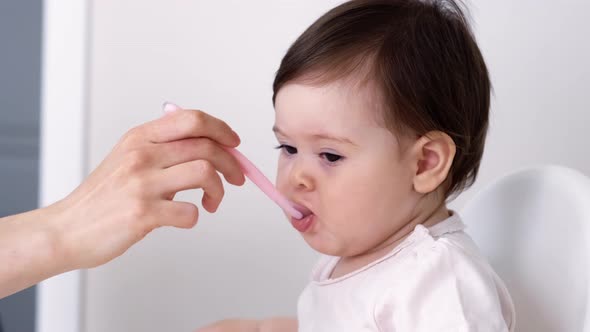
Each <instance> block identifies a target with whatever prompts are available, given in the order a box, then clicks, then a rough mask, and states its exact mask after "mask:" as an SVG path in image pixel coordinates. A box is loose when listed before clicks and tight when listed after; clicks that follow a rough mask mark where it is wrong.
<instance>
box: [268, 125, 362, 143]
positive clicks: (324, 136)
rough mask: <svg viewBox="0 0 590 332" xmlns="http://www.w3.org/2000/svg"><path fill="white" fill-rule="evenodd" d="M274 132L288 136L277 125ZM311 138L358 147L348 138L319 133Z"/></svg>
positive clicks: (273, 129)
mask: <svg viewBox="0 0 590 332" xmlns="http://www.w3.org/2000/svg"><path fill="white" fill-rule="evenodd" d="M272 131H273V132H274V133H275V134H279V135H281V136H287V135H285V133H284V132H283V131H282V130H281V129H280V128H279V127H277V126H276V125H275V126H273V127H272ZM311 138H313V139H318V140H330V141H336V142H340V143H344V144H350V145H354V146H357V144H356V143H354V142H353V141H351V140H350V139H348V138H346V137H340V136H334V135H330V134H326V133H317V134H313V135H311Z"/></svg>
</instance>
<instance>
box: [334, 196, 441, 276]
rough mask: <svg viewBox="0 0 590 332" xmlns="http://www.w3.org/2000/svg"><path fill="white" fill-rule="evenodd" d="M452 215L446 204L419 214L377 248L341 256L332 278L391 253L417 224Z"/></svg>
mask: <svg viewBox="0 0 590 332" xmlns="http://www.w3.org/2000/svg"><path fill="white" fill-rule="evenodd" d="M450 216H451V212H450V211H449V210H448V209H447V207H446V205H445V204H443V205H441V206H440V207H439V208H438V209H436V210H435V211H434V212H432V213H431V214H428V215H426V216H417V217H416V218H414V219H412V220H411V221H409V222H408V223H407V224H406V225H404V226H403V227H402V228H401V229H400V230H398V231H397V232H396V233H395V234H392V236H390V237H389V238H388V239H387V240H386V241H384V242H383V243H381V244H380V245H378V246H376V247H375V248H373V249H371V250H369V251H367V252H364V253H362V254H360V255H356V256H352V257H341V258H340V260H339V261H338V263H337V264H336V266H335V267H334V270H332V273H331V275H330V278H332V279H334V278H338V277H341V276H344V275H346V274H349V273H351V272H354V271H356V270H358V269H360V268H362V267H364V266H365V265H368V264H370V263H372V262H374V261H376V260H378V259H380V258H381V257H383V256H385V255H387V254H388V253H390V252H391V251H392V250H393V249H395V247H397V246H398V245H399V244H400V243H402V242H403V241H404V240H405V239H406V237H408V235H410V234H411V233H412V232H413V231H414V228H415V227H416V226H417V225H423V226H424V227H427V228H428V227H432V226H434V225H436V224H438V223H439V222H441V221H443V220H445V219H447V218H448V217H450Z"/></svg>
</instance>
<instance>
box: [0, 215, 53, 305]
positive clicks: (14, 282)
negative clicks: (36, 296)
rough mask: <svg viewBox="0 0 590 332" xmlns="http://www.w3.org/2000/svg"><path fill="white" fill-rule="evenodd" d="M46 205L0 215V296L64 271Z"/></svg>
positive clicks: (50, 216)
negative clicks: (14, 213) (37, 208)
mask: <svg viewBox="0 0 590 332" xmlns="http://www.w3.org/2000/svg"><path fill="white" fill-rule="evenodd" d="M51 214H52V212H51V211H50V209H47V208H46V209H39V210H34V211H30V212H26V213H22V214H18V215H14V216H8V217H4V218H0V298H3V297H5V296H8V295H11V294H13V293H16V292H18V291H20V290H23V289H25V288H27V287H30V286H33V285H35V284H36V283H38V282H40V281H42V280H44V279H46V278H49V277H51V276H53V275H55V274H58V273H61V272H64V271H61V270H60V266H61V264H59V261H58V260H60V259H61V258H60V254H59V253H58V248H57V246H56V245H57V244H58V239H57V238H56V237H55V234H53V233H54V232H52V230H51V222H50V219H51V218H53V217H52V215H51Z"/></svg>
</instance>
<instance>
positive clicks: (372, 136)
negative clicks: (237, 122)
mask: <svg viewBox="0 0 590 332" xmlns="http://www.w3.org/2000/svg"><path fill="white" fill-rule="evenodd" d="M367 87H368V89H367V88H358V87H354V86H352V85H350V84H347V83H344V82H342V81H336V82H334V83H331V84H327V85H323V86H310V85H301V84H296V83H292V84H287V85H285V86H284V87H282V88H281V90H280V91H279V93H278V95H277V98H276V103H275V108H276V112H275V128H274V129H275V133H276V136H277V140H278V142H279V144H280V145H282V149H281V152H280V157H279V163H278V173H277V187H278V189H279V191H281V192H282V193H283V194H285V195H286V196H287V197H288V198H290V199H291V200H293V201H294V202H296V203H297V204H299V205H302V206H304V207H305V208H307V209H309V210H310V211H311V212H312V215H311V217H309V219H308V221H309V222H310V223H309V224H308V225H307V224H305V227H298V228H299V231H300V232H301V233H302V235H303V237H304V239H305V241H307V243H308V244H309V245H310V246H311V247H312V248H314V249H315V250H317V251H319V252H322V253H324V254H328V255H335V256H344V257H350V256H356V255H360V254H363V253H367V252H370V251H372V250H374V249H377V248H379V247H380V245H382V244H383V243H384V242H385V241H387V240H388V238H390V237H391V236H392V235H393V234H394V233H395V232H397V231H398V230H399V229H400V228H401V227H402V226H403V225H405V224H406V223H407V222H408V220H410V219H411V216H412V213H413V212H415V211H413V209H414V207H415V205H416V203H417V201H418V199H419V196H418V194H417V193H416V192H415V191H414V190H413V184H412V179H413V176H414V174H415V172H416V168H415V166H414V165H413V161H412V160H411V158H409V157H407V156H406V155H407V153H405V152H404V149H403V147H402V146H401V145H400V144H402V143H401V142H403V141H399V142H398V140H397V139H396V138H395V136H394V135H393V134H392V133H391V132H390V131H389V130H388V129H386V128H385V127H384V126H383V125H382V124H381V123H380V121H378V120H377V118H378V117H377V114H378V113H377V101H376V100H375V98H374V97H372V95H371V93H369V91H370V88H371V86H367Z"/></svg>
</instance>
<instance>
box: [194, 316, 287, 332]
mask: <svg viewBox="0 0 590 332" xmlns="http://www.w3.org/2000/svg"><path fill="white" fill-rule="evenodd" d="M196 332H297V319H295V318H290V317H276V318H271V319H265V320H250V319H227V320H223V321H219V322H217V323H214V324H213V325H209V326H206V327H204V328H201V329H199V330H197V331H196Z"/></svg>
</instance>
